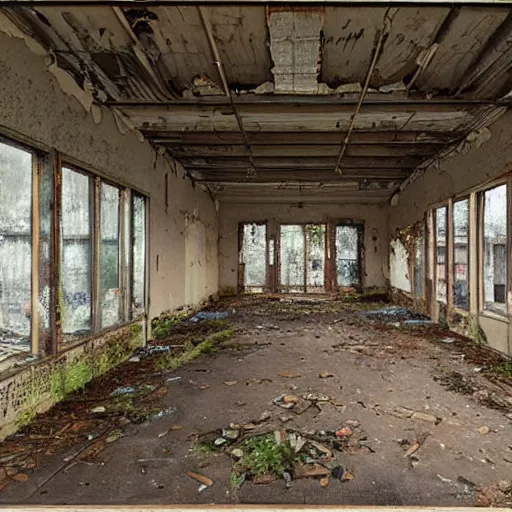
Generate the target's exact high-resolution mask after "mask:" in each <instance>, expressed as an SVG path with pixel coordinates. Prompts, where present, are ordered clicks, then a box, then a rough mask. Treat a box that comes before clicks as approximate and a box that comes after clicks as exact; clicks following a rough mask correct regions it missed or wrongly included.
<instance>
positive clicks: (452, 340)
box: [438, 337, 455, 476]
mask: <svg viewBox="0 0 512 512" xmlns="http://www.w3.org/2000/svg"><path fill="white" fill-rule="evenodd" d="M439 341H440V342H441V343H453V342H454V341H455V338H450V337H447V338H441V339H440V340H439ZM438 476H439V475H438Z"/></svg>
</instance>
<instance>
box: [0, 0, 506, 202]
mask: <svg viewBox="0 0 512 512" xmlns="http://www.w3.org/2000/svg"><path fill="white" fill-rule="evenodd" d="M163 4H164V2H162V5H153V6H143V5H141V4H140V3H139V4H135V5H133V6H128V7H126V6H119V5H118V6H115V5H105V4H102V5H94V2H91V3H89V4H88V5H79V4H74V5H71V4H68V5H66V4H65V3H64V2H62V3H60V2H57V3H56V5H52V6H44V3H40V4H38V5H37V7H34V6H33V5H31V6H18V7H3V8H1V9H0V13H1V17H2V19H1V20H0V29H3V30H4V31H7V32H9V33H11V34H12V33H13V31H12V29H11V30H8V29H7V28H6V27H8V26H11V28H12V27H16V31H17V35H19V34H22V37H24V38H25V39H26V40H28V39H30V40H31V41H36V42H37V43H38V44H39V45H41V46H42V47H43V48H44V49H45V50H46V51H47V52H48V53H49V55H50V56H51V59H49V61H50V63H49V65H52V66H58V67H59V68H61V69H62V70H64V71H66V72H68V73H69V74H70V75H72V76H73V77H74V79H75V81H76V82H77V84H78V85H79V86H80V87H81V88H82V89H84V90H87V91H90V92H91V93H92V100H93V101H94V103H96V104H99V105H108V106H109V107H111V108H113V109H114V110H115V112H116V115H117V116H118V118H119V117H121V118H123V119H124V120H125V121H126V124H127V125H129V126H133V127H134V128H135V129H137V130H138V131H140V133H142V134H143V135H144V136H145V137H146V138H148V139H150V140H151V141H153V143H154V144H155V145H157V146H159V147H160V148H161V150H162V151H165V152H167V153H168V154H169V155H171V156H172V157H174V158H176V159H177V160H179V161H180V162H181V163H182V164H183V166H184V168H185V169H186V171H187V172H188V173H189V175H190V176H191V178H193V179H194V180H195V181H197V182H201V183H204V184H206V185H208V186H209V187H210V189H211V190H212V191H213V192H214V193H215V194H216V195H217V196H219V197H221V198H241V199H244V200H250V199H251V198H255V197H257V196H266V197H269V198H276V199H277V198H279V197H283V195H284V196H286V197H291V196H292V195H293V196H294V197H295V196H296V197H297V198H298V199H300V198H302V197H304V198H308V197H309V198H318V200H321V199H322V198H323V199H327V198H330V199H333V198H334V199H339V198H343V197H349V196H351V197H359V198H364V199H365V200H366V201H375V202H379V201H387V200H388V199H389V197H390V196H391V194H392V193H393V192H394V191H395V190H397V188H398V187H399V186H400V184H402V183H404V182H406V181H407V180H408V179H410V177H411V175H413V173H414V172H418V169H421V168H422V166H423V167H424V166H425V165H426V164H427V163H428V162H431V161H432V159H433V158H435V157H436V156H439V155H444V154H446V153H447V152H448V151H451V150H453V148H455V147H459V148H460V147H464V148H467V145H468V141H476V142H478V141H479V140H480V138H479V137H478V136H477V135H478V133H481V132H482V130H483V129H485V127H486V126H487V125H489V124H490V123H491V122H492V121H494V120H495V119H496V118H497V117H499V116H500V115H501V114H502V113H503V112H504V111H505V110H506V107H507V104H508V103H507V100H508V94H509V92H510V91H511V89H512V75H511V74H510V68H511V66H512V14H511V12H512V9H511V8H509V7H504V6H501V7H490V6H475V5H472V6H461V5H452V6H450V5H446V6H443V5H437V6H428V7H426V6H425V7H423V6H421V7H418V6H412V5H411V6H396V7H394V6H388V7H381V6H374V7H372V6H368V5H367V4H365V6H363V7H358V8H354V7H353V6H347V5H338V6H328V5H324V4H316V5H315V4H308V5H297V4H296V5H291V4H280V5H279V6H275V5H273V4H270V5H265V4H258V5H247V4H238V5H237V4H233V3H230V4H229V5H216V6H200V5H172V3H171V2H167V3H165V5H163Z"/></svg>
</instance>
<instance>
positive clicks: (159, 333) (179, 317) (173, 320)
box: [151, 311, 190, 340]
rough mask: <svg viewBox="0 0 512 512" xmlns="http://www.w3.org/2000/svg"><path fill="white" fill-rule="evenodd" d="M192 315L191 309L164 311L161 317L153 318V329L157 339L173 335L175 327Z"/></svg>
mask: <svg viewBox="0 0 512 512" xmlns="http://www.w3.org/2000/svg"><path fill="white" fill-rule="evenodd" d="M189 316H190V312H189V311H178V312H173V313H162V314H161V315H160V316H159V317H156V318H153V320H151V331H152V333H153V337H154V338H156V339H157V340H161V339H164V338H167V337H169V336H170V335H171V332H172V330H173V328H174V327H176V326H177V325H179V324H181V322H183V320H185V319H186V318H188V317H189Z"/></svg>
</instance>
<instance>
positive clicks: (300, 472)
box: [294, 464, 330, 480]
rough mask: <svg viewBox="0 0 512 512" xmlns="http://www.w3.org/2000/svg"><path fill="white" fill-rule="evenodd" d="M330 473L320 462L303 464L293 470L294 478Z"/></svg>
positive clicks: (314, 476) (313, 476)
mask: <svg viewBox="0 0 512 512" xmlns="http://www.w3.org/2000/svg"><path fill="white" fill-rule="evenodd" d="M329 474H330V471H329V469H327V468H326V467H324V466H321V465H320V464H304V465H303V466H299V467H298V468H297V469H296V471H295V475H294V476H295V479H296V480H298V479H300V478H316V477H319V476H327V475H329Z"/></svg>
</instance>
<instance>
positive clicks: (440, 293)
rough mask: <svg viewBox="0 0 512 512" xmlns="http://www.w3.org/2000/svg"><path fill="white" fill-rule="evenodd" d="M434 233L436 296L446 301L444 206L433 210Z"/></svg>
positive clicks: (439, 299)
mask: <svg viewBox="0 0 512 512" xmlns="http://www.w3.org/2000/svg"><path fill="white" fill-rule="evenodd" d="M435 233H436V298H437V300H438V301H440V302H444V303H446V298H447V295H446V294H447V286H446V280H447V254H446V252H447V251H446V206H443V207H442V208H437V209H436V211H435Z"/></svg>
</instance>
